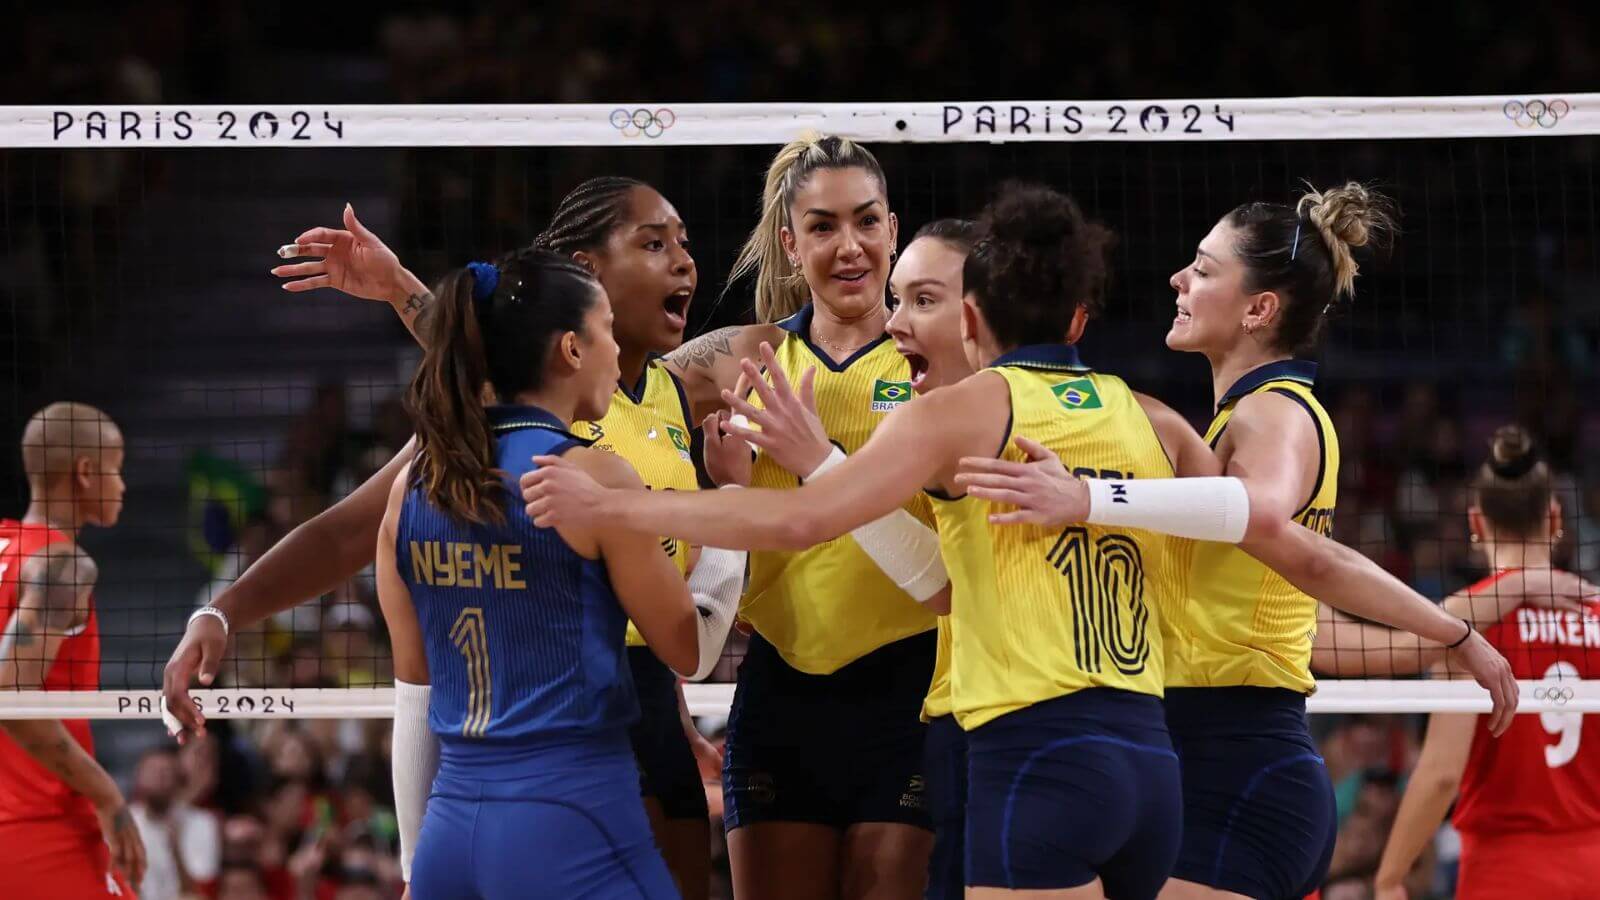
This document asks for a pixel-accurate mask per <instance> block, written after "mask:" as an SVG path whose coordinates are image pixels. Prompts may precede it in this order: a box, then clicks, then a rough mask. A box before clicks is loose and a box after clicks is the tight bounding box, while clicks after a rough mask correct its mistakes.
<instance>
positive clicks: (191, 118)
mask: <svg viewBox="0 0 1600 900" xmlns="http://www.w3.org/2000/svg"><path fill="white" fill-rule="evenodd" d="M807 129H811V130H815V131H819V132H824V133H827V134H838V135H842V136H845V137H850V138H854V139H856V140H861V141H871V142H877V143H885V142H889V143H892V142H915V143H983V142H995V143H1008V142H1034V141H1036V142H1072V141H1176V142H1186V141H1284V140H1287V141H1296V140H1353V139H1361V138H1367V139H1400V138H1468V137H1540V136H1550V135H1575V134H1600V94H1549V95H1537V96H1535V95H1515V96H1513V95H1506V96H1479V97H1301V98H1285V99H1247V100H1112V101H1074V100H1060V101H1051V100H1026V101H1024V100H993V101H960V102H947V103H937V102H934V103H731V104H716V103H675V104H650V105H641V104H630V105H621V106H619V105H611V104H577V105H554V104H550V105H532V104H526V105H510V104H507V105H468V106H443V105H435V106H373V105H320V106H319V105H306V106H277V105H273V106H249V105H236V106H103V107H93V106H59V107H50V106H4V107H0V147H7V148H21V147H39V148H56V149H68V148H114V147H125V148H126V147H152V148H153V147H629V146H631V147H640V146H713V145H724V146H726V145H735V144H781V143H783V142H785V141H788V140H791V139H792V138H794V137H795V136H796V135H797V134H799V133H800V132H801V131H804V130H807Z"/></svg>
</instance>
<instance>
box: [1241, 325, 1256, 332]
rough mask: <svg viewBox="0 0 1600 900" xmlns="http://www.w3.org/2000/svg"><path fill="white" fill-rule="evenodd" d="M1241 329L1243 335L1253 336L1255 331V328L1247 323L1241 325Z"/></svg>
mask: <svg viewBox="0 0 1600 900" xmlns="http://www.w3.org/2000/svg"><path fill="white" fill-rule="evenodd" d="M1243 328H1244V333H1245V334H1254V333H1255V330H1256V329H1255V326H1253V325H1251V324H1250V323H1249V322H1245V323H1243Z"/></svg>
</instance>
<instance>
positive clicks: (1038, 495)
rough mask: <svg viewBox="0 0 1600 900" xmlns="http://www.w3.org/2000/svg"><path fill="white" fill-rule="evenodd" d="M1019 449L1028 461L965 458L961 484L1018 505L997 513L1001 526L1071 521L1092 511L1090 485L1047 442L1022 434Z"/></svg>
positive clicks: (986, 497)
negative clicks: (1047, 445)
mask: <svg viewBox="0 0 1600 900" xmlns="http://www.w3.org/2000/svg"><path fill="white" fill-rule="evenodd" d="M1013 443H1015V444H1016V445H1017V449H1019V450H1021V451H1022V452H1023V453H1025V454H1027V456H1028V461H1027V462H1012V461H1011V460H1006V459H990V458H987V457H982V456H967V457H963V458H962V460H961V468H960V470H959V471H957V473H956V484H957V485H958V486H960V487H964V488H966V491H967V495H968V496H971V497H977V498H979V499H982V500H988V501H990V502H993V503H1005V504H1009V505H1011V506H1014V507H1016V509H1014V510H1011V511H1008V512H1001V513H993V514H991V515H990V516H989V521H990V522H993V523H995V524H997V525H1019V524H1027V525H1050V526H1056V525H1071V524H1074V523H1077V522H1082V521H1083V520H1084V519H1085V518H1087V517H1088V515H1089V488H1088V486H1086V485H1085V484H1084V483H1083V481H1082V480H1080V479H1079V478H1077V477H1076V476H1074V475H1073V474H1072V473H1070V472H1068V471H1067V469H1066V467H1065V466H1063V465H1062V464H1061V458H1060V457H1058V456H1056V455H1055V453H1053V452H1051V450H1050V448H1048V447H1046V446H1044V445H1043V444H1041V443H1039V442H1037V441H1034V440H1030V439H1029V438H1025V437H1023V436H1022V435H1017V437H1016V438H1015V439H1014V440H1013Z"/></svg>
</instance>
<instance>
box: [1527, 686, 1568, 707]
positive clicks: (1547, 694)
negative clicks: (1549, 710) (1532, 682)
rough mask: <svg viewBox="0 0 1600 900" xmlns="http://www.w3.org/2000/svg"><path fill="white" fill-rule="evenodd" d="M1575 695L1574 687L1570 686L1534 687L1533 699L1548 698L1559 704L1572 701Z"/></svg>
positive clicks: (1547, 699)
mask: <svg viewBox="0 0 1600 900" xmlns="http://www.w3.org/2000/svg"><path fill="white" fill-rule="evenodd" d="M1573 696H1574V695H1573V692H1572V688H1570V687H1536V688H1534V689H1533V699H1535V700H1546V701H1549V702H1551V703H1555V704H1558V705H1559V704H1563V703H1567V702H1569V701H1571V700H1572V698H1573Z"/></svg>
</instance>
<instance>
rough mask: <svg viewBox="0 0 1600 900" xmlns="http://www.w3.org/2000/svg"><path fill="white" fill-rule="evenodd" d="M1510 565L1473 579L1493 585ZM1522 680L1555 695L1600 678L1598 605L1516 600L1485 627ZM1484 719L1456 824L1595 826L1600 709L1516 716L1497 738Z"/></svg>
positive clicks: (1478, 827)
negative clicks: (1543, 605) (1557, 606)
mask: <svg viewBox="0 0 1600 900" xmlns="http://www.w3.org/2000/svg"><path fill="white" fill-rule="evenodd" d="M1507 574H1510V572H1509V571H1507V572H1500V573H1498V574H1496V575H1494V576H1492V577H1489V578H1486V579H1484V580H1483V581H1480V582H1479V583H1477V584H1476V585H1473V587H1472V588H1471V590H1472V591H1473V592H1474V593H1481V592H1484V591H1492V590H1494V585H1495V583H1496V582H1497V581H1499V580H1500V579H1501V578H1503V577H1505V576H1506V575H1507ZM1484 637H1486V638H1488V639H1489V642H1490V643H1491V644H1493V645H1494V646H1495V648H1496V649H1498V650H1499V651H1500V652H1501V653H1502V654H1504V655H1505V658H1506V660H1507V661H1508V662H1510V663H1511V670H1512V672H1513V673H1514V674H1515V675H1516V677H1517V678H1518V679H1531V680H1534V681H1539V682H1542V684H1541V689H1543V690H1546V691H1554V692H1556V694H1555V695H1556V696H1560V695H1561V691H1562V690H1563V688H1570V687H1573V686H1574V684H1573V682H1575V681H1577V680H1578V679H1583V678H1600V604H1597V605H1594V606H1591V607H1590V608H1589V609H1587V610H1585V611H1584V612H1582V613H1575V612H1556V611H1553V610H1547V609H1535V608H1533V607H1530V606H1519V607H1518V608H1516V609H1514V610H1512V611H1511V612H1510V613H1508V614H1507V615H1506V617H1505V618H1503V619H1501V620H1500V621H1499V622H1498V623H1497V624H1495V625H1494V626H1492V627H1490V628H1489V629H1487V630H1486V631H1485V632H1484ZM1486 722H1487V717H1480V718H1479V720H1478V727H1477V730H1476V731H1475V732H1474V733H1473V736H1472V751H1471V755H1470V756H1469V757H1468V758H1467V769H1466V772H1464V773H1463V774H1462V778H1461V796H1460V798H1459V799H1458V800H1457V801H1456V809H1455V816H1454V819H1453V821H1454V823H1455V826H1456V828H1457V829H1459V830H1460V831H1462V832H1472V833H1475V834H1479V835H1487V834H1506V833H1514V832H1541V833H1549V832H1558V831H1559V832H1566V831H1582V830H1591V829H1596V828H1600V714H1594V715H1588V716H1585V715H1584V714H1582V713H1577V712H1553V713H1550V712H1547V713H1522V714H1519V715H1518V716H1516V719H1515V721H1513V722H1512V724H1511V727H1510V728H1508V729H1506V733H1505V734H1503V735H1501V736H1500V737H1498V738H1495V737H1492V736H1491V735H1490V734H1489V731H1488V728H1487V725H1486Z"/></svg>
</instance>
